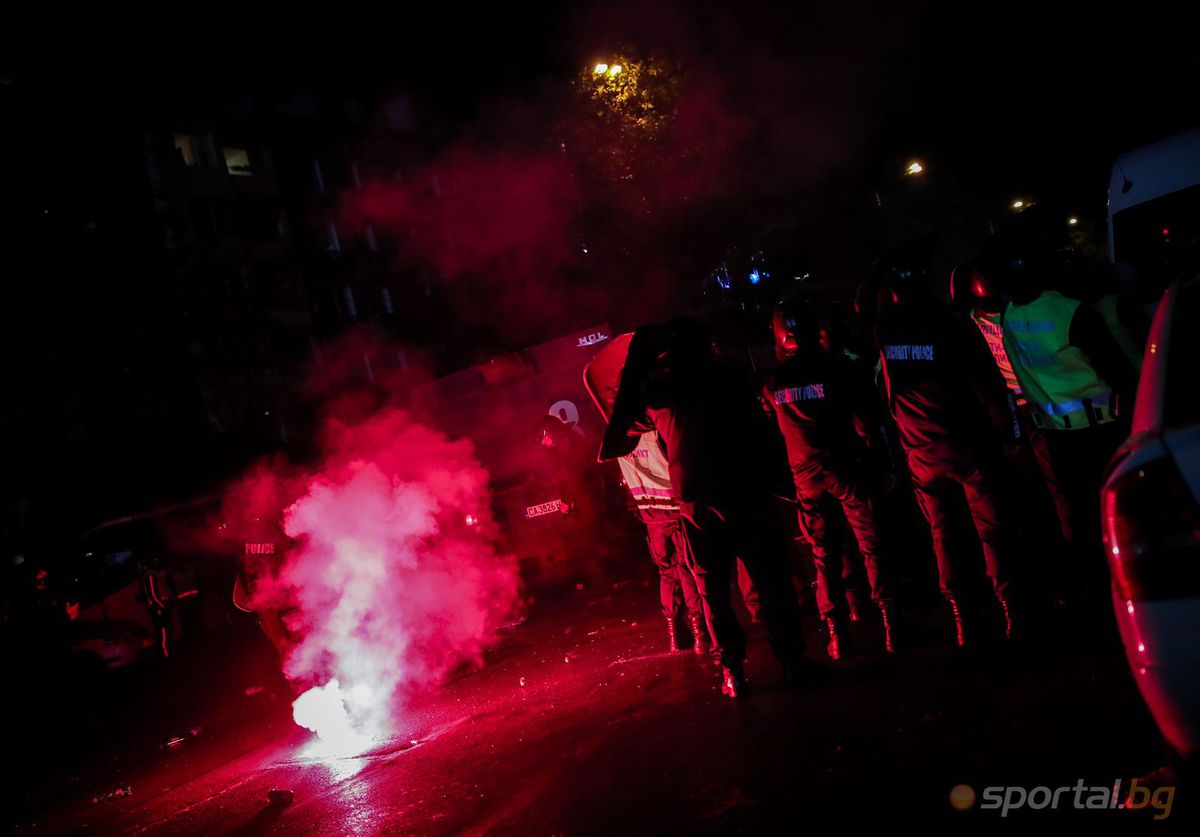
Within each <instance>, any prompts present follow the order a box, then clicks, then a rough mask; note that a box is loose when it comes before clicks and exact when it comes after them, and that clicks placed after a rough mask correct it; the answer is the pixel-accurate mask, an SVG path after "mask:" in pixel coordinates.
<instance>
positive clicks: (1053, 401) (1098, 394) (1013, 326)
mask: <svg viewBox="0 0 1200 837" xmlns="http://www.w3.org/2000/svg"><path fill="white" fill-rule="evenodd" d="M1082 304H1083V303H1081V302H1080V301H1079V300H1077V299H1070V298H1068V297H1065V296H1063V295H1062V294H1060V293H1059V292H1058V291H1046V292H1045V293H1043V294H1042V295H1041V296H1039V297H1038V298H1037V299H1035V300H1033V301H1032V302H1030V303H1029V304H1028V305H1017V304H1016V303H1015V302H1010V303H1009V304H1008V309H1007V310H1006V311H1005V312H1004V345H1005V347H1006V348H1007V349H1008V358H1009V360H1010V361H1011V362H1012V365H1013V371H1014V372H1016V373H1017V380H1018V381H1020V383H1021V389H1022V390H1023V391H1024V392H1025V397H1026V398H1027V399H1028V400H1029V404H1030V406H1031V407H1032V408H1033V420H1034V423H1035V424H1037V425H1038V426H1039V427H1043V428H1046V429H1050V430H1078V429H1079V428H1081V427H1091V426H1093V425H1096V424H1105V423H1107V422H1110V421H1113V420H1114V419H1115V416H1114V415H1113V412H1112V409H1113V406H1114V404H1113V395H1112V387H1110V386H1109V385H1108V384H1107V383H1106V382H1105V381H1104V380H1103V379H1102V378H1101V377H1100V376H1099V375H1097V374H1096V370H1095V369H1093V368H1092V364H1091V363H1090V362H1088V359H1087V357H1086V356H1085V355H1084V354H1083V352H1081V351H1080V350H1079V349H1077V348H1075V347H1074V346H1072V345H1071V339H1070V332H1071V320H1072V318H1073V317H1074V316H1075V311H1076V309H1078V308H1079V306H1080V305H1082Z"/></svg>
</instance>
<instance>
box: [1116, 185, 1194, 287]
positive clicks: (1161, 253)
mask: <svg viewBox="0 0 1200 837" xmlns="http://www.w3.org/2000/svg"><path fill="white" fill-rule="evenodd" d="M1112 223H1113V256H1114V258H1115V260H1116V262H1117V263H1119V264H1129V265H1132V266H1133V267H1134V268H1135V270H1136V272H1137V280H1138V290H1139V293H1140V294H1141V296H1142V298H1143V300H1144V301H1149V300H1157V299H1158V297H1159V296H1160V295H1161V294H1162V292H1163V291H1164V290H1166V288H1167V286H1168V285H1169V284H1171V282H1173V281H1174V280H1176V279H1179V278H1181V277H1183V276H1190V275H1192V274H1194V273H1195V272H1196V270H1197V268H1198V267H1200V261H1198V259H1197V255H1198V253H1200V186H1192V187H1190V188H1187V189H1181V190H1180V191H1178V192H1172V193H1171V194H1169V195H1163V196H1162V197H1160V198H1155V199H1154V200H1152V201H1147V202H1146V203H1142V204H1138V205H1137V206H1131V207H1129V208H1128V209H1123V210H1121V211H1120V212H1117V213H1115V214H1114V215H1113V222H1112Z"/></svg>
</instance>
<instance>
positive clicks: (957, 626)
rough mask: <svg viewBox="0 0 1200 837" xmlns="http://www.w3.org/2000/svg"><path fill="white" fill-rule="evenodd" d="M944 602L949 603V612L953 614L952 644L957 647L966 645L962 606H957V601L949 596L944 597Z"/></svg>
mask: <svg viewBox="0 0 1200 837" xmlns="http://www.w3.org/2000/svg"><path fill="white" fill-rule="evenodd" d="M946 602H947V603H948V604H949V605H950V612H951V613H952V614H954V644H955V645H957V646H958V647H959V648H965V647H966V646H967V635H966V631H965V630H963V614H962V608H960V607H959V606H958V602H956V601H955V600H954V599H952V598H950V597H949V596H947V597H946Z"/></svg>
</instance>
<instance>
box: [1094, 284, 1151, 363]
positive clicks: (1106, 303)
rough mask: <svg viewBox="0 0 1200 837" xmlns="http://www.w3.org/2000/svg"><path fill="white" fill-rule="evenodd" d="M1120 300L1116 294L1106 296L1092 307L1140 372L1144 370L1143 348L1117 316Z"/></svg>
mask: <svg viewBox="0 0 1200 837" xmlns="http://www.w3.org/2000/svg"><path fill="white" fill-rule="evenodd" d="M1119 298H1120V296H1119V295H1118V294H1115V293H1114V294H1106V295H1105V296H1102V297H1100V299H1098V300H1096V302H1095V304H1094V305H1093V306H1092V307H1093V308H1095V309H1096V312H1097V313H1098V314H1099V315H1100V316H1101V317H1102V318H1103V319H1104V324H1105V325H1106V326H1108V330H1109V332H1110V333H1111V334H1112V336H1113V339H1114V340H1116V341H1117V345H1119V346H1120V347H1121V351H1123V352H1124V353H1125V356H1126V357H1128V358H1129V362H1130V363H1132V364H1133V368H1134V369H1137V370H1140V369H1141V368H1142V347H1141V346H1139V345H1138V341H1137V338H1135V337H1134V336H1133V334H1131V333H1130V331H1129V329H1127V328H1126V327H1125V324H1124V323H1123V322H1121V317H1120V316H1119V315H1118V314H1117V300H1118V299H1119Z"/></svg>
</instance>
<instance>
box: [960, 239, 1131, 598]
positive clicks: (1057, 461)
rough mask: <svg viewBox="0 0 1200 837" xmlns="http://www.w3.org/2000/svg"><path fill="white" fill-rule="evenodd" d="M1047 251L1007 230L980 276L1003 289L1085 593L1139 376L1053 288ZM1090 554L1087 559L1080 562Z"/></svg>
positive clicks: (1011, 347) (1084, 313)
mask: <svg viewBox="0 0 1200 837" xmlns="http://www.w3.org/2000/svg"><path fill="white" fill-rule="evenodd" d="M1053 264H1054V263H1053V260H1052V251H1051V248H1050V246H1049V245H1048V244H1047V243H1046V242H1045V241H1044V240H1042V239H1041V238H1040V237H1039V236H1037V235H1036V234H1035V233H1033V232H1031V231H1029V230H1027V229H1023V228H1012V229H1010V230H1007V231H1002V232H1001V233H998V234H997V235H996V236H994V237H993V238H992V240H991V241H989V243H988V245H987V246H986V247H985V248H984V252H983V253H982V254H981V256H980V262H979V269H980V271H981V272H982V273H983V274H984V275H988V274H989V273H990V274H992V275H994V276H996V277H997V278H998V279H999V280H1000V281H1002V282H1003V283H1004V284H1006V285H1007V286H1008V287H1009V288H1010V294H1011V301H1010V302H1009V304H1008V306H1007V308H1006V309H1005V312H1004V344H1005V348H1006V349H1007V350H1008V356H1009V358H1010V360H1011V361H1012V365H1013V370H1014V372H1015V373H1016V377H1017V380H1018V381H1019V382H1020V385H1021V389H1022V391H1023V392H1024V393H1025V396H1026V398H1027V399H1028V402H1029V407H1030V411H1031V415H1032V417H1033V421H1034V423H1035V424H1036V425H1037V426H1038V427H1039V428H1040V429H1041V430H1043V431H1044V433H1043V434H1041V439H1040V442H1041V443H1040V444H1038V445H1037V446H1036V447H1035V452H1036V453H1037V454H1038V463H1039V465H1040V466H1041V468H1042V472H1043V475H1044V476H1045V478H1046V482H1047V484H1048V485H1049V487H1050V489H1051V493H1052V494H1053V495H1054V499H1055V505H1056V507H1057V509H1058V513H1059V520H1060V524H1061V526H1062V534H1063V538H1064V539H1065V540H1066V541H1067V543H1068V544H1069V545H1070V546H1071V547H1072V552H1073V553H1074V554H1073V558H1074V560H1075V562H1076V566H1075V568H1074V569H1076V570H1077V571H1080V572H1082V573H1083V576H1082V579H1081V580H1082V581H1083V582H1084V584H1085V586H1086V585H1088V584H1091V583H1098V582H1099V577H1098V576H1099V574H1100V573H1101V572H1102V570H1103V567H1104V563H1103V562H1102V561H1099V560H1096V559H1097V558H1098V556H1099V555H1100V511H1099V501H1098V499H1097V498H1098V495H1099V490H1100V484H1101V482H1102V479H1103V473H1104V468H1105V465H1106V464H1107V462H1108V460H1109V458H1110V457H1111V456H1112V454H1113V453H1114V452H1115V451H1116V449H1117V447H1118V446H1119V445H1120V444H1121V442H1122V440H1123V439H1124V437H1125V435H1126V432H1127V430H1128V428H1127V425H1126V424H1125V422H1123V421H1120V420H1119V417H1120V416H1121V415H1122V406H1125V407H1128V406H1129V405H1130V404H1131V402H1132V396H1133V392H1134V389H1135V388H1136V385H1137V371H1136V369H1135V368H1134V366H1133V364H1132V363H1131V362H1130V359H1129V357H1128V356H1127V355H1126V353H1125V352H1124V351H1123V350H1122V349H1121V346H1120V345H1119V343H1118V342H1117V340H1116V339H1114V337H1113V336H1112V334H1111V332H1110V331H1109V330H1108V328H1107V327H1106V325H1105V323H1104V320H1103V318H1102V317H1101V315H1100V314H1099V313H1097V311H1096V310H1095V309H1093V308H1091V307H1090V306H1088V305H1085V304H1083V303H1082V302H1080V301H1079V300H1077V299H1072V298H1071V297H1068V296H1065V295H1063V294H1062V293H1061V292H1060V291H1058V290H1056V289H1055V288H1054V287H1053V285H1054V282H1055V276H1054V270H1053ZM1089 555H1091V556H1092V558H1091V560H1089V559H1088V557H1087V556H1089Z"/></svg>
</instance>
